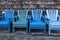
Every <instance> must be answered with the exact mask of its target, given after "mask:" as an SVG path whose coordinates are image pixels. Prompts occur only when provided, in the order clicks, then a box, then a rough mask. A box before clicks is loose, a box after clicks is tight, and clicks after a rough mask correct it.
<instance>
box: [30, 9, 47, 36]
mask: <svg viewBox="0 0 60 40" xmlns="http://www.w3.org/2000/svg"><path fill="white" fill-rule="evenodd" d="M42 13H43V10H40V9H35V10H32V15H31V17H30V20H29V33H31V29H43V30H44V35H45V34H46V22H45V17H44V16H43V15H42Z"/></svg>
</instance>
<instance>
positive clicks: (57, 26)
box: [46, 9, 60, 35]
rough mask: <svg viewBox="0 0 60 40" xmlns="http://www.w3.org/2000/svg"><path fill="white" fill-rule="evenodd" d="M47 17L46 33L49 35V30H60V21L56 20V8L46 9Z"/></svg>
mask: <svg viewBox="0 0 60 40" xmlns="http://www.w3.org/2000/svg"><path fill="white" fill-rule="evenodd" d="M46 12H47V18H48V19H49V22H48V25H49V28H48V34H49V35H51V30H60V21H59V20H58V10H57V9H54V10H53V9H47V10H46Z"/></svg>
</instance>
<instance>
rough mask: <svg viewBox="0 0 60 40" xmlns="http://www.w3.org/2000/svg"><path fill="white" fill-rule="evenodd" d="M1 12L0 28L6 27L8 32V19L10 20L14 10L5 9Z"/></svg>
mask: <svg viewBox="0 0 60 40" xmlns="http://www.w3.org/2000/svg"><path fill="white" fill-rule="evenodd" d="M3 12H4V15H3V16H4V19H3V20H2V21H0V28H8V32H10V21H12V20H11V19H12V18H13V15H14V10H12V9H5V10H4V11H3ZM3 16H2V17H3Z"/></svg>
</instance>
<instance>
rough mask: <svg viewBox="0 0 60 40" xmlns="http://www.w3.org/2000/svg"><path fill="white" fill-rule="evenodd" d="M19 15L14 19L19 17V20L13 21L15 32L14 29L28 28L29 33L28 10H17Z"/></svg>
mask: <svg viewBox="0 0 60 40" xmlns="http://www.w3.org/2000/svg"><path fill="white" fill-rule="evenodd" d="M17 12H18V15H17V16H15V17H14V18H17V17H18V20H16V21H15V22H14V21H13V32H14V31H15V29H14V28H26V32H27V31H28V30H27V29H28V20H27V18H28V10H17Z"/></svg>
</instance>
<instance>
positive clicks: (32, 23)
mask: <svg viewBox="0 0 60 40" xmlns="http://www.w3.org/2000/svg"><path fill="white" fill-rule="evenodd" d="M30 25H45V23H44V22H42V21H31V22H30Z"/></svg>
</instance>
